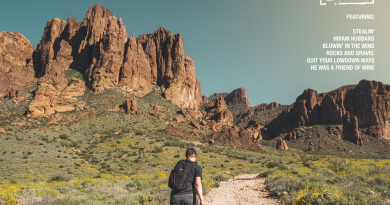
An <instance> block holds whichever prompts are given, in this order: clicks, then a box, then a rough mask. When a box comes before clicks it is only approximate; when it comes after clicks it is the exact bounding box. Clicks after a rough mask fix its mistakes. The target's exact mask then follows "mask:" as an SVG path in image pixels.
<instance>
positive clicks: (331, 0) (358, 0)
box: [320, 0, 375, 5]
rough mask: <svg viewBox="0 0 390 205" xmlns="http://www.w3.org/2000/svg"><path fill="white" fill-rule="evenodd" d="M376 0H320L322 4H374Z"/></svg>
mask: <svg viewBox="0 0 390 205" xmlns="http://www.w3.org/2000/svg"><path fill="white" fill-rule="evenodd" d="M374 1H375V0H320V4H321V5H329V4H334V5H350V4H359V5H365V4H374Z"/></svg>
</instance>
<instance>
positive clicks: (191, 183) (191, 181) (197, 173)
mask: <svg viewBox="0 0 390 205" xmlns="http://www.w3.org/2000/svg"><path fill="white" fill-rule="evenodd" d="M186 160H189V159H186ZM189 161H190V162H191V166H192V168H191V170H190V173H189V176H188V185H187V187H186V188H184V189H183V190H181V191H178V192H175V191H173V190H172V193H171V194H172V195H175V194H192V193H195V194H196V190H195V177H200V178H201V179H202V168H201V167H200V166H199V165H198V164H197V163H195V162H192V161H191V160H189Z"/></svg>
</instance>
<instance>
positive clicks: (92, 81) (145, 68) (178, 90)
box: [0, 5, 202, 117]
mask: <svg viewBox="0 0 390 205" xmlns="http://www.w3.org/2000/svg"><path fill="white" fill-rule="evenodd" d="M31 52H33V50H32V51H31ZM30 56H31V54H30ZM33 56H34V64H35V68H36V71H37V72H36V73H37V76H38V77H39V81H38V85H39V86H38V90H37V95H36V97H35V99H34V101H33V103H32V105H31V106H30V107H29V111H28V113H30V116H35V117H38V116H47V115H51V114H53V111H49V112H46V111H45V110H53V109H52V108H53V107H55V105H53V99H54V98H56V97H59V96H60V95H61V92H62V91H63V90H64V89H65V88H66V87H67V86H68V85H69V80H68V79H67V78H66V75H65V70H67V69H75V70H78V71H80V72H82V73H83V74H84V80H85V82H86V84H87V85H88V86H89V87H90V89H91V90H92V91H93V92H95V93H99V92H102V91H103V90H105V89H108V88H113V87H120V88H122V89H124V90H126V91H127V92H129V93H131V94H133V95H135V96H138V97H142V96H144V95H146V94H147V93H149V92H151V91H152V83H156V84H157V85H159V86H161V88H162V90H163V95H164V97H165V98H166V99H168V100H171V101H172V103H173V104H175V105H178V106H179V107H181V108H188V109H198V108H199V106H200V104H201V102H202V95H201V88H200V83H199V81H198V79H196V78H195V64H194V61H193V60H191V59H190V57H189V56H187V55H186V54H185V53H184V49H183V38H182V36H181V35H180V34H176V35H174V34H173V33H172V32H170V31H168V30H166V29H165V28H159V29H158V30H157V31H155V32H154V33H151V34H146V35H140V36H139V37H137V38H135V37H134V36H131V37H130V38H127V31H126V27H125V25H124V24H123V21H122V19H120V18H119V19H117V18H116V17H115V16H114V15H113V14H112V12H111V11H110V10H108V9H105V8H103V6H102V5H95V6H93V7H90V8H89V9H88V12H87V15H86V18H85V19H84V20H83V21H82V22H78V21H77V20H76V19H75V18H73V17H69V18H68V20H67V22H65V21H63V20H60V19H58V18H54V19H52V20H50V21H48V22H47V24H46V27H45V31H44V35H43V37H42V38H41V40H40V42H39V44H38V46H37V50H36V51H35V53H34V55H33ZM22 58H23V59H24V57H22ZM0 77H1V78H2V79H3V78H4V81H7V82H8V79H7V78H6V77H4V76H2V75H1V74H0ZM43 98H44V99H45V101H46V103H43V102H42V99H43ZM37 101H41V102H39V103H38V102H37ZM37 105H39V107H40V108H39V110H40V111H39V112H35V111H34V110H36V109H38V108H36V106H37ZM42 106H44V107H46V109H43V108H42ZM32 113H39V114H32Z"/></svg>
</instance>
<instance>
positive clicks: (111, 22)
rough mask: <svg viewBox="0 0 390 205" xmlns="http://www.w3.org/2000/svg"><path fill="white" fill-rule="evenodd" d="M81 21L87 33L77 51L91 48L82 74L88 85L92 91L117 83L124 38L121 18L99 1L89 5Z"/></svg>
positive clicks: (125, 34) (124, 32) (125, 35)
mask: <svg viewBox="0 0 390 205" xmlns="http://www.w3.org/2000/svg"><path fill="white" fill-rule="evenodd" d="M82 24H83V26H84V25H86V31H87V33H86V34H85V36H86V38H84V40H83V41H82V42H81V44H80V48H79V50H80V49H85V48H89V49H90V51H92V55H91V56H90V57H91V58H90V59H91V64H90V65H89V66H88V68H87V71H86V73H85V76H86V78H87V83H88V85H89V86H90V87H91V89H92V91H94V92H101V91H103V90H105V89H107V88H112V87H115V86H117V85H118V81H119V72H120V69H121V64H122V62H123V58H124V57H123V55H124V49H125V43H126V39H127V31H126V27H125V25H124V24H123V22H122V19H121V18H120V19H117V18H116V17H115V16H114V15H113V14H112V12H111V11H110V10H108V9H105V8H103V6H102V5H99V4H98V5H95V6H93V7H89V9H88V13H87V17H86V18H85V19H84V21H83V23H82Z"/></svg>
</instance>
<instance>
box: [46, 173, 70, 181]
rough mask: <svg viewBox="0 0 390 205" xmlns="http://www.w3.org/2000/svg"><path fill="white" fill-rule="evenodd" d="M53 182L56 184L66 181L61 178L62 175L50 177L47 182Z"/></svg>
mask: <svg viewBox="0 0 390 205" xmlns="http://www.w3.org/2000/svg"><path fill="white" fill-rule="evenodd" d="M54 181H56V182H62V181H68V179H67V178H65V177H64V176H62V175H55V176H52V177H51V178H50V179H49V180H48V182H54Z"/></svg>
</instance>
